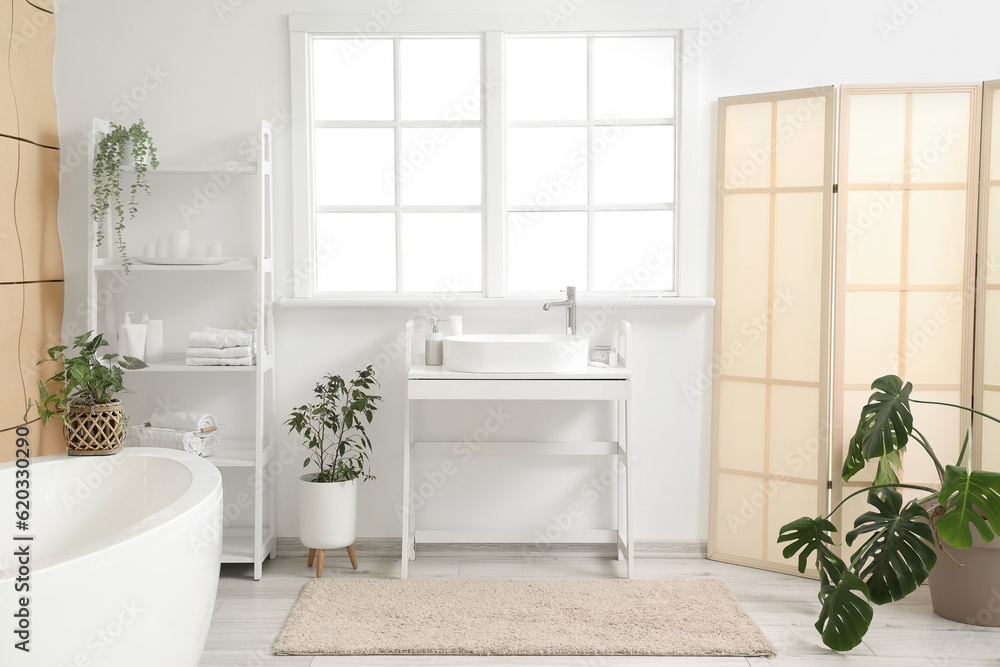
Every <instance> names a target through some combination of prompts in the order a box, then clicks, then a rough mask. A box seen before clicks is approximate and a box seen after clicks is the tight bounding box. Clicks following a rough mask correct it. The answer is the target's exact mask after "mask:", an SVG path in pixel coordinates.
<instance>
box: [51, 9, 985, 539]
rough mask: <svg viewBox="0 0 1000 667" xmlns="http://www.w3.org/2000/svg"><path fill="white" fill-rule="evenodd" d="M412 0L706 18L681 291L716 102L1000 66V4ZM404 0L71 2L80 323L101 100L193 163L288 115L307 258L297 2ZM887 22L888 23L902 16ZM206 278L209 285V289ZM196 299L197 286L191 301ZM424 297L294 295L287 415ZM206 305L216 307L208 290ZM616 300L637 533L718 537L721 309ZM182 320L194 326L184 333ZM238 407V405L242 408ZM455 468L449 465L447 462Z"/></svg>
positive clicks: (702, 231) (284, 521) (71, 247)
mask: <svg viewBox="0 0 1000 667" xmlns="http://www.w3.org/2000/svg"><path fill="white" fill-rule="evenodd" d="M403 4H404V5H405V7H406V11H408V12H417V13H425V12H431V11H441V9H440V8H441V7H444V8H445V11H452V12H461V11H471V10H477V9H479V10H481V9H483V8H489V10H490V11H493V12H501V11H502V12H511V11H532V12H535V13H542V14H543V13H544V12H546V11H555V12H559V11H560V7H562V10H563V11H566V10H567V8H572V7H575V6H576V5H579V6H578V8H577V9H574V10H572V11H570V12H567V13H568V15H569V23H568V24H567V25H569V24H571V22H572V21H573V20H576V19H578V18H579V17H582V16H587V15H601V14H602V13H606V12H626V11H628V12H642V11H648V12H650V16H651V17H652V18H651V20H650V25H651V26H654V25H655V26H658V27H664V28H690V27H697V26H699V24H700V25H701V26H702V28H703V31H702V32H701V33H700V35H699V34H698V33H695V36H696V37H700V44H701V45H702V46H699V47H697V48H695V47H692V48H691V49H690V50H689V51H688V54H689V56H691V58H690V60H691V62H690V64H689V65H688V68H689V69H692V70H694V71H695V72H697V76H698V78H697V81H695V82H694V83H696V86H694V93H695V94H694V97H695V99H689V100H688V104H689V108H690V109H691V111H692V113H691V117H689V118H686V119H685V120H686V121H687V125H686V126H685V127H684V128H683V137H682V142H683V145H684V149H683V150H684V151H685V158H686V162H685V164H684V166H683V169H684V171H685V175H686V178H688V184H689V187H690V188H691V189H692V190H691V191H690V192H688V198H687V200H685V201H684V202H682V207H683V209H682V214H681V215H682V237H681V244H682V245H681V261H682V263H683V277H684V282H683V283H682V285H681V289H682V291H683V292H684V293H685V294H687V295H699V294H710V290H711V278H710V276H711V272H712V259H711V257H710V254H711V251H710V248H711V247H712V232H711V230H712V227H713V211H712V205H711V202H712V199H713V197H712V190H711V184H712V183H713V182H714V151H715V137H714V128H715V122H716V119H715V111H714V110H715V100H716V99H717V98H718V97H719V96H724V95H734V94H741V93H748V92H757V91H765V90H780V89H786V88H798V87H808V86H813V85H827V84H838V83H864V82H896V81H969V80H972V81H975V80H982V79H986V78H990V77H996V76H998V75H1000V62H998V61H1000V55H997V54H996V50H995V48H994V46H993V44H994V41H993V40H992V39H991V37H992V34H991V30H990V26H991V25H993V24H994V23H995V20H996V19H997V18H998V14H1000V7H997V6H996V5H995V3H992V2H988V1H986V0H982V1H978V2H973V1H971V0H967V1H966V2H962V3H944V2H935V1H934V0H925V1H924V2H922V3H921V2H919V1H918V0H908V1H906V2H896V3H893V2H870V0H869V1H863V0H850V1H846V2H839V3H836V4H830V3H827V4H822V5H821V4H816V3H804V2H801V1H798V2H795V1H793V0H767V1H766V2H765V1H764V0H733V1H732V2H725V1H722V0H713V1H711V2H707V1H706V2H701V3H695V2H680V1H679V0H678V1H676V2H653V1H652V0H650V1H648V2H642V1H633V2H621V1H617V2H613V1H612V0H587V1H586V2H583V1H582V0H576V3H573V2H570V0H563V2H562V3H560V2H557V1H555V0H552V1H551V2H528V1H527V0H519V1H518V2H511V3H506V2H505V3H497V2H486V1H485V0H477V1H465V2H461V1H457V0H451V1H439V2H407V1H405V0H404V2H403ZM385 5H386V3H384V2H379V1H371V2H368V1H366V0H351V1H350V2H339V3H330V2H321V1H319V0H295V1H291V2H283V3H264V2H247V1H246V0H216V2H214V3H210V2H206V1H204V0H172V1H171V2H159V3H153V2H129V1H128V0H91V1H89V2H69V1H67V2H65V3H63V4H60V6H59V16H58V20H57V43H56V65H55V86H56V94H57V103H58V110H59V123H60V134H61V142H62V146H63V155H62V160H63V167H64V174H63V179H62V192H61V199H60V216H59V217H60V230H61V234H62V239H63V247H64V253H65V263H66V275H67V306H66V319H67V322H68V323H69V326H73V324H74V323H75V324H76V325H77V326H80V325H81V323H82V317H81V314H80V311H78V305H79V304H80V303H81V302H82V301H83V299H84V294H85V285H86V282H85V266H86V252H87V248H88V240H87V238H86V232H85V230H86V201H87V193H86V183H87V178H86V168H85V166H80V158H81V156H85V155H86V149H85V144H84V143H83V142H84V140H85V136H86V135H85V133H86V131H87V130H88V128H89V125H90V119H91V118H92V117H94V116H100V117H105V118H110V119H111V120H116V121H119V122H122V121H128V122H134V121H135V120H137V119H138V118H140V117H141V118H143V119H145V120H146V122H147V125H148V126H149V127H150V129H151V130H152V132H153V133H154V137H155V139H156V143H157V145H158V146H159V147H160V152H161V158H162V159H163V161H165V162H166V161H173V162H183V163H193V162H213V161H219V160H223V159H233V158H240V157H243V158H245V157H246V156H245V155H240V154H239V153H240V150H239V148H238V147H239V146H240V145H241V143H242V142H244V141H245V140H246V139H247V137H248V135H250V134H251V133H252V131H253V128H254V127H255V123H256V120H257V119H259V118H262V117H263V118H268V119H270V120H272V122H273V123H275V126H276V132H275V169H276V176H275V215H276V219H277V222H278V227H277V235H276V236H277V238H276V243H277V259H278V275H279V276H281V275H282V274H285V273H286V272H288V271H290V270H292V268H293V267H292V260H291V256H292V253H291V234H290V226H289V225H290V223H289V218H290V212H291V204H290V196H291V195H290V193H291V189H290V185H289V182H288V175H289V173H290V163H289V161H290V146H289V128H288V113H289V109H290V100H289V81H288V76H289V74H288V70H289V65H288V36H287V29H286V16H287V14H288V13H300V12H325V11H333V10H334V9H336V10H338V11H344V12H350V13H367V12H370V11H377V10H379V9H382V8H383V7H384V6H385ZM894 7H897V9H895V10H894ZM228 10H231V11H228ZM907 11H910V14H907V13H906V12H907ZM894 12H895V13H894ZM911 14H912V15H911ZM880 20H881V21H885V22H886V23H885V24H884V25H882V27H881V30H880V24H879V21H880ZM894 21H895V24H894V23H893V22H894ZM885 26H889V27H890V28H895V27H898V30H891V31H890V30H889V29H888V28H886V27H885ZM883 32H885V33H886V34H885V35H883ZM132 107H134V108H132ZM185 178H186V177H185ZM206 184H207V181H206V180H205V179H201V180H198V179H195V180H194V181H190V182H183V183H176V182H175V183H173V184H171V185H163V186H162V187H159V188H158V190H157V193H156V195H155V198H154V200H153V201H151V202H150V206H149V207H148V208H146V209H144V211H148V212H147V213H146V215H145V216H143V215H142V214H140V218H139V219H137V220H136V221H135V223H136V224H135V225H134V226H133V228H134V230H135V232H134V234H133V236H132V238H133V239H134V242H136V243H141V242H142V241H143V240H145V239H146V238H149V237H151V236H153V235H155V233H156V231H155V230H156V229H157V228H160V229H162V230H168V229H171V228H173V227H177V226H181V225H182V224H183V221H182V218H181V212H180V209H179V206H180V205H181V204H192V203H194V202H195V199H196V192H195V191H196V190H203V189H204V186H205V185H206ZM154 185H157V183H154ZM239 187H240V186H233V188H234V189H227V192H226V193H225V194H224V195H223V197H220V198H219V199H218V200H214V201H212V202H211V203H209V205H208V207H207V208H205V210H204V211H203V212H201V213H200V214H199V215H198V216H196V217H195V218H194V221H193V222H192V229H193V230H194V233H195V234H198V233H206V234H207V233H211V232H210V231H209V230H211V229H212V228H213V225H217V226H220V227H221V228H225V227H226V226H227V225H229V226H231V225H232V224H233V222H232V221H233V220H238V219H239V216H241V215H244V214H249V213H248V211H252V209H247V208H245V207H246V203H245V202H241V198H240V197H239V190H238V189H237V188H239ZM234 193H236V197H235V199H236V202H235V203H234V202H232V201H227V200H226V197H225V196H226V195H232V194H234ZM230 199H232V197H231V198H230ZM144 203H145V202H144ZM227 219H229V220H230V222H228V223H227V222H226V220H227ZM199 226H204V227H201V228H200V227H199ZM278 288H279V290H281V291H284V292H290V286H289V285H286V284H279V285H278ZM198 289H199V288H198V286H197V285H192V286H191V289H189V290H188V292H194V291H197V290H198ZM206 294H207V295H209V298H214V299H215V300H217V301H225V297H224V296H220V295H219V294H216V295H215V296H214V297H212V296H211V292H204V293H203V294H201V295H199V296H191V297H185V298H190V299H191V300H192V303H199V302H200V301H201V300H202V299H203V298H205V295H206ZM160 296H163V297H169V294H168V293H166V292H164V293H163V294H161V295H160ZM180 307H181V304H180V303H179V302H178V303H177V305H176V306H175V307H174V308H175V310H176V309H179V308H180ZM242 307H243V306H242V305H240V306H238V307H237V311H235V312H234V313H233V317H236V316H239V315H240V312H239V308H242ZM414 311H415V308H406V307H381V308H357V307H353V308H325V309H323V308H319V309H285V310H281V311H279V314H278V322H277V323H278V349H277V352H278V355H279V357H278V358H279V362H278V363H279V367H278V390H277V396H276V405H277V409H278V414H279V415H283V414H287V412H288V410H289V409H290V407H291V406H293V405H296V404H299V403H301V402H302V401H305V400H307V399H308V398H309V392H310V390H311V387H312V384H313V383H314V382H315V381H316V380H317V379H319V376H320V375H322V373H324V372H327V371H333V372H337V373H342V374H346V373H351V372H352V371H354V370H356V369H357V368H360V367H361V366H362V364H363V363H364V362H365V361H366V360H374V359H375V358H376V355H377V354H378V353H379V352H380V351H381V349H382V348H381V345H382V344H383V343H384V344H386V345H388V344H389V343H390V342H391V341H392V340H394V339H396V337H397V335H398V333H399V331H400V330H401V328H402V326H403V324H404V323H405V321H406V320H407V319H408V318H409V317H411V316H412V314H413V313H414ZM202 312H203V313H204V312H206V310H205V308H204V307H202ZM209 312H210V311H209ZM448 313H449V314H462V315H464V316H465V320H466V329H467V330H469V331H475V330H480V331H484V330H493V331H498V330H504V331H514V330H521V331H555V330H557V329H558V326H559V324H558V323H559V321H560V318H561V314H560V313H543V312H542V311H541V308H540V307H531V308H498V309H494V310H484V309H469V310H466V311H461V310H455V309H449V310H448ZM588 315H589V316H591V317H593V316H595V315H596V311H595V310H594V309H589V308H584V309H583V311H582V312H581V322H584V321H586V318H587V317H588ZM614 317H615V318H617V317H623V318H625V319H628V320H630V321H631V322H632V324H633V327H634V331H635V336H636V355H635V360H636V362H637V370H636V374H635V395H636V423H635V427H636V440H637V443H638V447H639V450H638V456H639V465H638V466H637V475H636V481H635V493H636V501H637V506H638V510H637V515H636V531H637V537H638V538H639V539H644V540H678V539H704V538H705V537H706V531H707V505H708V483H707V480H708V450H709V439H710V436H709V434H710V428H709V408H710V403H711V401H710V393H709V392H706V393H704V394H702V395H700V396H693V397H691V398H685V394H684V391H683V388H684V386H685V385H694V384H695V383H696V382H697V380H698V378H699V376H700V374H702V373H703V372H704V369H706V368H707V367H708V366H709V363H710V357H711V353H710V345H711V313H710V311H709V310H708V309H705V308H701V309H698V308H669V307H648V306H641V307H639V306H632V307H627V308H622V309H621V310H620V311H619V312H617V313H615V314H614ZM221 324H224V323H221ZM167 326H168V327H169V326H170V323H169V321H168V322H167ZM183 333H184V332H183V331H175V332H174V334H173V335H174V336H175V340H177V341H179V340H180V336H181V335H182V334H183ZM610 335H611V334H610V329H607V328H605V329H603V330H601V331H600V332H598V333H597V334H596V335H595V338H596V339H598V341H601V340H605V341H609V340H610ZM402 373H403V368H402V361H401V359H399V358H396V359H395V360H393V361H392V362H391V363H390V364H389V366H388V367H387V368H385V369H384V370H382V371H381V372H380V379H381V380H382V383H383V395H384V396H385V398H386V402H385V405H384V407H383V409H382V410H381V411H380V412H379V413H378V416H377V421H376V422H375V424H374V425H373V427H372V430H371V434H372V436H373V440H374V441H375V447H376V453H375V456H374V457H373V467H374V472H375V474H376V475H377V476H378V480H377V481H375V482H372V483H369V484H366V485H364V486H363V490H362V493H361V512H360V516H359V532H360V534H361V535H362V536H368V537H376V536H396V535H398V534H399V533H398V523H397V520H396V515H395V513H394V511H393V506H394V504H395V503H398V502H399V501H400V500H401V492H400V488H401V484H400V482H399V480H400V470H401V467H400V449H401V428H402V405H401V397H402ZM144 381H145V380H144ZM155 390H157V387H155V386H153V387H148V386H146V385H143V391H149V392H153V391H155ZM164 391H169V392H173V393H174V394H176V395H181V394H182V391H183V390H182V389H181V388H179V387H178V388H172V387H171V388H166V389H164ZM227 407H230V406H227ZM452 407H454V406H452ZM489 407H492V406H487V405H473V406H471V408H468V409H465V410H464V411H462V412H461V413H460V414H454V413H455V412H456V410H455V409H450V410H446V411H445V412H443V413H441V414H439V415H430V416H428V417H424V418H423V421H421V422H420V424H421V428H423V429H425V430H426V431H427V432H430V431H432V430H434V431H436V430H439V429H442V430H447V431H448V432H449V433H451V434H452V435H454V436H455V437H461V436H462V435H466V434H469V433H471V432H472V431H473V430H474V429H475V428H476V427H478V426H479V425H481V423H482V420H483V419H484V418H485V410H486V409H488V408H489ZM506 407H507V408H509V410H508V412H509V413H510V414H511V418H510V420H509V422H508V425H507V426H506V427H505V429H506V431H505V433H504V435H503V436H502V437H504V438H507V439H515V438H518V437H524V438H528V437H534V436H530V435H528V434H532V433H538V432H539V431H542V430H544V431H545V432H546V433H549V434H557V435H560V436H573V435H576V434H578V433H582V432H583V430H585V427H586V428H588V429H589V428H590V427H593V429H594V430H597V431H600V430H601V429H606V428H607V414H606V413H605V412H603V411H602V410H601V409H600V408H596V407H589V408H585V409H583V410H582V411H572V412H571V411H567V410H564V409H559V410H556V411H554V412H553V413H552V414H543V411H542V410H541V409H540V408H539V407H537V406H525V405H521V406H514V405H513V404H511V405H509V406H506ZM231 409H232V410H233V411H234V417H233V419H235V416H236V415H235V413H236V409H235V408H231ZM498 437H501V436H498ZM580 437H591V436H585V435H581V436H580ZM294 458H295V459H300V458H301V457H300V456H295V457H294ZM298 465H300V464H298ZM298 465H296V464H295V462H293V464H292V465H291V466H289V467H287V468H286V469H285V470H284V471H283V472H282V474H281V476H280V479H279V534H280V535H283V536H293V535H295V534H296V519H295V505H294V480H295V478H296V476H297V475H298V472H299V468H298ZM434 465H435V462H431V466H432V468H433V466H434ZM521 468H523V469H521ZM600 471H601V467H600V465H599V464H597V463H594V462H584V463H583V464H580V465H576V464H574V465H573V466H569V467H565V468H560V469H558V470H557V469H554V468H552V466H551V464H550V463H548V462H545V461H514V462H503V461H498V460H495V459H494V460H490V461H486V460H474V461H471V462H469V464H468V465H465V466H463V467H462V470H461V474H460V475H456V476H455V477H453V478H451V479H450V480H449V482H448V483H447V485H446V487H445V488H444V489H443V490H442V491H440V492H438V493H436V494H435V495H434V498H432V499H431V501H430V502H429V503H428V505H427V510H426V514H425V520H426V524H425V525H427V526H428V527H441V528H443V527H446V526H449V525H461V526H466V527H471V526H472V525H474V524H476V523H488V524H490V525H496V524H499V523H504V522H512V523H511V525H513V522H514V521H515V519H516V520H517V521H521V520H524V521H526V522H527V523H529V524H533V525H535V526H537V527H540V528H544V527H545V526H546V525H547V524H549V523H551V521H552V519H551V514H552V513H559V512H563V511H565V509H566V507H567V506H568V505H569V503H571V502H574V501H583V502H586V501H587V498H589V497H590V496H586V495H585V494H584V492H583V491H582V485H584V484H586V483H587V482H588V480H591V479H594V478H595V477H597V478H599V475H600ZM607 517H608V514H607V512H606V510H602V509H601V508H600V503H595V504H594V505H593V506H592V507H590V511H589V513H588V514H587V515H586V516H585V517H582V518H581V519H580V520H579V523H578V524H577V526H576V527H590V526H592V525H597V524H598V523H599V522H601V521H602V520H606V519H607Z"/></svg>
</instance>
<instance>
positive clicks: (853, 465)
mask: <svg viewBox="0 0 1000 667" xmlns="http://www.w3.org/2000/svg"><path fill="white" fill-rule="evenodd" d="M864 435H865V424H864V421H860V422H858V428H857V430H856V431H855V432H854V436H853V437H852V438H851V441H850V443H849V444H848V446H847V457H846V458H845V459H844V467H843V469H842V470H841V472H840V475H841V477H843V478H844V481H845V482H849V481H851V478H852V477H854V476H855V475H856V474H858V473H859V472H861V471H862V470H864V468H865V464H866V463H867V461H866V460H865V457H864V455H863V454H862V453H861V439H862V438H863V437H864Z"/></svg>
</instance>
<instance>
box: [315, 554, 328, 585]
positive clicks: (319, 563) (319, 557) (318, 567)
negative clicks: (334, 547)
mask: <svg viewBox="0 0 1000 667" xmlns="http://www.w3.org/2000/svg"><path fill="white" fill-rule="evenodd" d="M324 556H326V550H325V549H319V550H318V555H317V557H316V578H317V579H322V578H323V557H324Z"/></svg>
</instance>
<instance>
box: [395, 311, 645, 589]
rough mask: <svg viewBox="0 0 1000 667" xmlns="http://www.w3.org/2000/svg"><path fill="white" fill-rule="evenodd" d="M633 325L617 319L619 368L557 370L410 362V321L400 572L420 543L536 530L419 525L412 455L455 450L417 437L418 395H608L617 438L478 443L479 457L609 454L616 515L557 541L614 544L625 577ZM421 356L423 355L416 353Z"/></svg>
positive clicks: (629, 550) (526, 536)
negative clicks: (488, 369) (468, 368)
mask: <svg viewBox="0 0 1000 667" xmlns="http://www.w3.org/2000/svg"><path fill="white" fill-rule="evenodd" d="M631 331H632V328H631V325H630V324H629V323H628V322H624V321H622V322H619V325H618V356H619V367H616V368H609V367H594V366H588V367H587V368H586V370H582V371H574V372H561V373H461V372H457V371H449V370H446V369H445V368H444V367H442V366H426V365H424V364H423V363H414V359H413V321H412V320H410V321H409V322H407V324H406V343H405V349H406V369H407V371H406V373H407V374H406V382H405V387H406V395H405V400H404V404H403V405H404V413H403V499H404V502H403V507H402V514H401V518H402V538H403V549H402V554H401V563H402V566H401V569H400V576H401V577H402V578H403V579H406V578H407V569H408V563H409V561H411V560H414V559H415V558H416V545H417V544H418V543H424V544H429V543H463V542H464V543H516V542H532V541H534V539H535V532H534V531H533V530H531V529H526V530H488V529H475V530H419V529H418V528H417V513H416V511H415V510H414V509H413V508H411V507H410V498H411V497H412V496H411V491H412V489H411V485H412V483H413V480H412V471H411V463H412V459H413V457H415V456H441V455H448V454H450V453H451V452H453V451H455V450H454V448H455V447H456V446H457V445H460V444H461V443H458V442H455V441H426V440H415V439H414V437H413V410H414V409H416V408H417V406H419V405H420V403H421V402H424V401H435V400H440V401H455V400H507V401H610V402H612V403H614V404H615V405H616V407H617V436H618V439H617V440H615V441H573V442H524V441H518V442H498V441H491V442H483V443H478V449H477V453H476V455H477V456H561V457H565V456H609V457H614V458H615V460H616V462H617V466H616V467H617V479H618V488H617V495H618V515H617V525H616V526H615V527H614V528H612V529H596V530H567V531H563V532H562V534H561V535H560V537H559V539H558V540H556V541H558V542H564V543H571V542H573V543H589V544H608V543H610V544H614V545H616V546H617V548H618V557H619V559H620V560H624V561H626V572H627V576H628V577H629V578H630V579H631V578H632V577H633V575H634V555H633V554H634V551H633V533H632V481H631V470H630V468H631V465H630V451H631V442H630V436H631V433H632V427H631V418H632V411H631V399H632V373H631V370H630V368H629V366H628V352H629V350H630V345H631V338H632V334H631ZM421 361H422V360H421Z"/></svg>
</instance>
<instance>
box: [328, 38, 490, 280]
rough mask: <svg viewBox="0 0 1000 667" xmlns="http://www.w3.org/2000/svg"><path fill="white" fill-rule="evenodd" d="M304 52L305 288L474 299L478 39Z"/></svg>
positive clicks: (478, 217) (478, 263) (340, 44)
mask: <svg viewBox="0 0 1000 667" xmlns="http://www.w3.org/2000/svg"><path fill="white" fill-rule="evenodd" d="M311 47H312V54H311V56H312V86H311V88H312V102H313V105H312V115H313V123H312V124H313V138H312V149H313V170H312V173H313V179H314V180H313V210H314V213H315V240H316V243H315V253H316V255H315V258H316V275H315V283H316V291H317V292H321V293H323V292H340V293H343V292H347V293H365V292H388V293H399V292H409V293H422V292H427V293H430V292H443V291H451V292H480V291H482V277H483V271H482V229H483V207H482V173H483V169H482V117H481V112H480V104H479V101H480V94H479V91H480V72H481V71H482V67H481V62H482V56H481V52H482V48H481V40H480V38H479V37H475V36H473V37H427V38H422V37H421V38H392V37H387V38H373V39H371V40H369V41H368V42H366V43H365V44H364V45H363V46H361V47H359V45H358V44H357V40H356V39H354V38H333V37H323V38H314V39H313V40H312V44H311Z"/></svg>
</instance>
